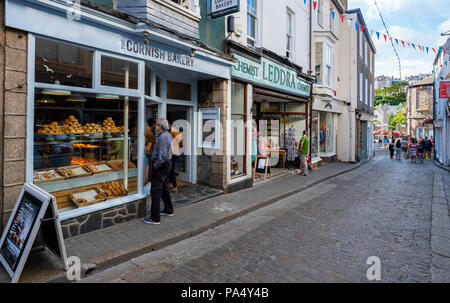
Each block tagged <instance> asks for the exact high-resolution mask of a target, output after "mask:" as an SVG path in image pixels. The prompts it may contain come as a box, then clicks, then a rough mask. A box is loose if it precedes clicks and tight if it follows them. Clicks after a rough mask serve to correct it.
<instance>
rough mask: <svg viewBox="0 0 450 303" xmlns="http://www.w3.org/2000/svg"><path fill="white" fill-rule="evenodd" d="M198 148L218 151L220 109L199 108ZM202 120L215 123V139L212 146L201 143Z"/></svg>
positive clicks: (208, 143)
mask: <svg viewBox="0 0 450 303" xmlns="http://www.w3.org/2000/svg"><path fill="white" fill-rule="evenodd" d="M198 115H199V116H198V121H199V122H198V123H199V124H198V148H210V149H220V148H221V144H220V143H221V142H220V140H221V137H220V132H221V125H220V108H199V109H198ZM205 116H212V117H213V119H211V118H205ZM204 120H214V121H215V125H214V127H215V138H214V144H212V143H210V142H205V141H203V139H202V138H203V121H204Z"/></svg>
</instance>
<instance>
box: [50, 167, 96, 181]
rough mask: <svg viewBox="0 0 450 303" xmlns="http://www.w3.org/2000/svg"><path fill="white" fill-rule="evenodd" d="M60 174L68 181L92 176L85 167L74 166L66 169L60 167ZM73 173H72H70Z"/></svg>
mask: <svg viewBox="0 0 450 303" xmlns="http://www.w3.org/2000/svg"><path fill="white" fill-rule="evenodd" d="M58 172H59V173H60V174H61V175H63V176H64V177H66V179H70V178H78V177H85V176H91V175H92V172H91V171H90V170H89V169H87V168H86V167H84V165H72V166H66V167H59V168H58ZM70 172H71V173H70Z"/></svg>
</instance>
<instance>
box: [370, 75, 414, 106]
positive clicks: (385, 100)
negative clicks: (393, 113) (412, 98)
mask: <svg viewBox="0 0 450 303" xmlns="http://www.w3.org/2000/svg"><path fill="white" fill-rule="evenodd" d="M407 85H408V81H399V82H396V83H395V84H392V85H391V86H388V87H385V88H383V89H377V90H375V101H374V105H375V106H377V105H381V104H387V105H391V106H396V105H400V104H404V103H406V92H402V93H400V94H397V95H393V93H394V92H396V91H399V90H400V91H401V90H402V89H403V88H404V87H405V86H407ZM385 93H386V96H384V94H385ZM376 94H379V95H381V96H376Z"/></svg>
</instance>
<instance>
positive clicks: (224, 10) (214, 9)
mask: <svg viewBox="0 0 450 303" xmlns="http://www.w3.org/2000/svg"><path fill="white" fill-rule="evenodd" d="M207 11H208V16H209V17H211V18H213V19H214V18H219V17H222V16H226V15H230V14H234V13H237V12H239V11H240V3H239V0H208V1H207Z"/></svg>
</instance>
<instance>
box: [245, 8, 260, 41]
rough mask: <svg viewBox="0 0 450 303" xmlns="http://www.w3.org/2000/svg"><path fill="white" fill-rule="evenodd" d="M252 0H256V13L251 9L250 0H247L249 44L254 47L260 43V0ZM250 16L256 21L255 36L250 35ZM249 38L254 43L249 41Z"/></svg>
mask: <svg viewBox="0 0 450 303" xmlns="http://www.w3.org/2000/svg"><path fill="white" fill-rule="evenodd" d="M250 1H254V2H255V7H254V8H253V9H254V13H253V12H251V11H250V9H249V0H247V45H250V46H252V47H257V45H258V0H250ZM249 17H250V18H254V20H255V22H254V24H255V28H254V31H255V37H252V36H250V35H249V22H248V19H249ZM249 40H250V41H251V42H252V43H253V45H252V44H251V43H249Z"/></svg>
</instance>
